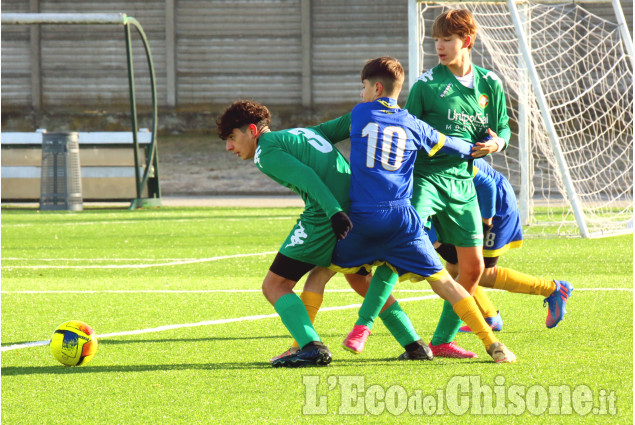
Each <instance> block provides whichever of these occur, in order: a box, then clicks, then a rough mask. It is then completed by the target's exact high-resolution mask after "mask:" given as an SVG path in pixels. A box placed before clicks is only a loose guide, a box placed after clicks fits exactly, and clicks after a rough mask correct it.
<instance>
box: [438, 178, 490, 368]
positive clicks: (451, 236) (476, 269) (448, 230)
mask: <svg viewBox="0 0 635 425" xmlns="http://www.w3.org/2000/svg"><path fill="white" fill-rule="evenodd" d="M466 190H467V189H466ZM448 202H450V200H448ZM455 204H456V205H454V206H452V207H448V210H447V211H446V212H444V213H443V214H438V215H435V216H434V217H433V223H434V224H435V228H436V230H437V232H438V233H439V239H440V241H442V242H444V243H447V244H450V245H453V246H455V247H456V260H457V261H456V262H457V264H458V276H457V282H458V283H459V284H461V286H463V287H464V288H465V289H466V290H467V291H468V293H473V292H474V290H475V289H476V287H477V286H478V282H479V280H480V276H481V274H482V272H483V268H484V263H483V252H482V246H481V245H482V243H483V239H482V237H483V230H482V224H481V219H480V212H479V211H478V204H477V203H476V199H475V198H474V199H471V200H470V199H466V200H463V201H462V202H455ZM452 229H454V231H452ZM475 279H476V280H475ZM470 291H471V292H470ZM462 323H463V321H462V320H461V319H460V317H459V316H458V315H457V314H456V312H455V309H454V308H453V307H452V305H451V304H450V303H448V302H444V303H443V310H442V311H441V316H440V318H439V323H438V324H437V328H436V330H435V332H434V335H433V336H432V341H431V342H430V348H431V349H432V352H433V353H434V355H435V356H438V357H453V358H473V357H476V354H475V353H472V352H470V351H467V350H465V349H463V348H461V347H459V346H458V345H457V344H456V343H454V338H455V337H456V334H457V333H458V331H459V329H460V327H461V325H462Z"/></svg>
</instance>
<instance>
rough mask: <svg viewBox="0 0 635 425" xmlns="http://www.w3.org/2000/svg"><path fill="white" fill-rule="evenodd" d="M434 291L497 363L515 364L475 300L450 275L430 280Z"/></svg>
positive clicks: (511, 354)
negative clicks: (466, 325) (449, 306)
mask: <svg viewBox="0 0 635 425" xmlns="http://www.w3.org/2000/svg"><path fill="white" fill-rule="evenodd" d="M428 283H429V284H430V287H431V288H432V290H433V291H434V292H435V293H436V294H438V295H439V296H440V297H441V298H443V299H444V300H445V301H447V302H448V303H449V304H451V305H452V308H453V309H454V311H455V313H456V315H457V316H458V317H459V318H460V319H461V320H462V321H464V322H465V323H467V324H468V326H470V328H471V329H472V332H473V333H474V334H475V335H476V336H477V337H478V338H479V339H480V340H481V341H482V342H483V345H484V346H485V349H486V350H487V352H488V354H489V355H490V356H492V358H493V359H494V360H495V361H496V362H497V363H513V362H515V361H516V356H515V355H514V354H513V353H512V352H511V351H509V349H508V348H507V347H505V345H504V344H502V343H501V342H500V341H498V339H497V338H496V337H495V336H494V334H493V333H492V330H491V328H490V327H489V326H488V325H487V323H486V322H485V319H484V318H483V316H482V315H481V313H480V311H479V309H478V306H477V305H476V302H475V301H474V298H472V297H471V296H470V295H469V293H468V292H467V291H466V290H465V288H463V287H462V286H461V285H459V284H458V283H457V282H455V281H454V280H453V279H452V278H451V277H450V276H449V275H445V276H443V277H441V278H440V279H439V278H434V277H432V278H428Z"/></svg>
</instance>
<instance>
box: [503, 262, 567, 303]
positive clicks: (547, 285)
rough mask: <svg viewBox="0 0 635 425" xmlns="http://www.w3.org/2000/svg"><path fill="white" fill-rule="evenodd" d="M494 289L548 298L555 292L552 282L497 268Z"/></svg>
mask: <svg viewBox="0 0 635 425" xmlns="http://www.w3.org/2000/svg"><path fill="white" fill-rule="evenodd" d="M494 288H495V289H503V290H505V291H509V292H515V293H517V294H531V295H542V296H543V297H548V296H549V295H551V294H552V293H553V291H555V290H556V283H555V282H554V281H553V280H547V279H543V278H541V277H535V276H530V275H528V274H524V273H521V272H517V271H516V270H512V269H506V268H504V267H497V271H496V282H494Z"/></svg>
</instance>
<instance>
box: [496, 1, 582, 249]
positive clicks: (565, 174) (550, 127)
mask: <svg viewBox="0 0 635 425" xmlns="http://www.w3.org/2000/svg"><path fill="white" fill-rule="evenodd" d="M507 4H508V6H509V11H510V12H511V15H512V20H513V21H514V26H515V27H516V33H517V34H518V42H519V44H520V48H521V50H522V53H523V57H524V58H525V63H526V65H527V69H528V71H529V76H530V78H531V83H532V85H533V86H534V91H535V92H536V100H537V101H538V105H539V106H540V112H541V115H542V118H543V120H544V121H545V127H546V128H547V134H548V136H549V139H550V140H551V147H552V148H553V152H554V155H555V157H556V160H557V162H558V168H559V169H560V173H561V174H562V180H563V183H564V185H565V189H566V191H567V196H568V197H569V202H570V203H571V208H572V209H573V214H574V215H575V218H576V222H577V223H578V227H579V228H580V234H581V235H582V237H585V238H588V237H589V230H588V228H587V225H586V223H585V221H584V212H583V211H582V207H581V205H580V200H579V199H578V195H577V193H576V191H575V188H574V187H573V182H572V181H571V174H570V173H569V167H568V165H567V162H566V159H565V158H564V154H563V153H562V148H561V147H560V140H559V138H558V135H557V133H556V129H555V126H554V124H553V121H552V119H551V114H550V113H549V105H548V104H547V99H546V97H545V94H544V92H543V91H542V86H541V85H540V81H539V80H538V73H537V71H536V67H535V65H534V61H533V59H532V58H531V55H530V54H529V45H528V44H527V39H526V38H525V31H524V29H523V27H522V25H521V22H520V18H519V16H518V10H517V9H516V3H515V0H507Z"/></svg>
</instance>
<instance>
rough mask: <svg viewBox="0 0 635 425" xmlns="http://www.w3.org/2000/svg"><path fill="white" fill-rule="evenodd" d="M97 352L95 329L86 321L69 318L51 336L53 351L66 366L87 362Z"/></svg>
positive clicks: (54, 355)
mask: <svg viewBox="0 0 635 425" xmlns="http://www.w3.org/2000/svg"><path fill="white" fill-rule="evenodd" d="M96 352H97V337H96V336H95V331H93V329H92V328H91V327H90V326H88V325H87V324H86V323H84V322H80V321H79V320H69V321H68V322H64V323H62V324H61V325H59V326H58V327H57V329H55V332H53V336H52V337H51V353H53V357H55V358H56V359H57V360H58V361H59V362H60V363H62V364H63V365H66V366H80V365H83V364H86V363H88V362H89V361H90V359H92V358H93V356H95V353H96Z"/></svg>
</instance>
